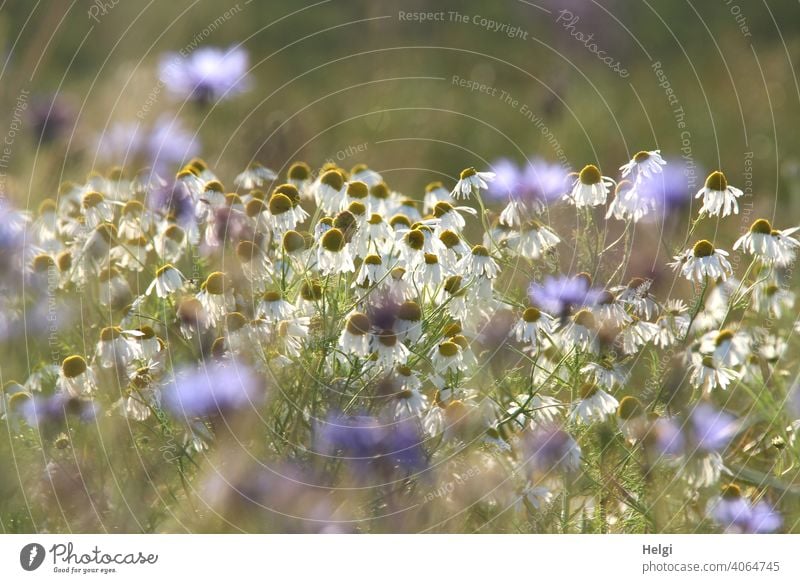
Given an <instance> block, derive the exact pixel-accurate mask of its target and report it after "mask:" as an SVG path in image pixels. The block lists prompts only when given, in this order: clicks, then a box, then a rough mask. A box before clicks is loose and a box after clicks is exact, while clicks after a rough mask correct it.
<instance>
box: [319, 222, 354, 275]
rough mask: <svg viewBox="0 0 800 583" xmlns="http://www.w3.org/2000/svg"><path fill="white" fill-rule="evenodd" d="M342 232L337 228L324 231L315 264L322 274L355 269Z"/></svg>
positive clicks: (347, 271)
mask: <svg viewBox="0 0 800 583" xmlns="http://www.w3.org/2000/svg"><path fill="white" fill-rule="evenodd" d="M348 247H349V246H348V244H347V241H346V240H345V237H344V233H342V232H341V231H340V230H339V229H337V228H335V227H334V228H331V229H328V230H327V231H325V234H323V235H322V237H320V240H319V247H318V248H317V265H318V266H319V270H320V273H322V275H330V274H333V273H350V272H353V271H355V270H356V268H355V265H353V257H352V256H351V254H350V249H349V248H348Z"/></svg>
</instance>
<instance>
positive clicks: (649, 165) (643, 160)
mask: <svg viewBox="0 0 800 583" xmlns="http://www.w3.org/2000/svg"><path fill="white" fill-rule="evenodd" d="M666 164H667V163H666V162H665V161H664V158H662V157H661V150H650V151H645V150H642V151H641V152H637V153H636V154H635V155H634V156H633V158H631V160H630V162H628V163H626V164H623V165H622V166H620V167H619V169H620V170H621V171H622V177H623V178H625V177H626V176H628V174H630V173H631V172H633V171H634V170H636V174H637V175H638V176H642V177H643V178H650V177H651V176H653V175H655V174H660V173H661V172H662V168H661V167H662V166H665V165H666Z"/></svg>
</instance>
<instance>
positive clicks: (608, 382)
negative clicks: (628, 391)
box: [581, 359, 628, 391]
mask: <svg viewBox="0 0 800 583" xmlns="http://www.w3.org/2000/svg"><path fill="white" fill-rule="evenodd" d="M581 374H584V375H586V376H587V378H589V379H591V380H593V381H594V382H595V383H596V384H598V385H599V386H601V387H603V388H605V389H607V390H609V391H610V390H612V389H614V388H617V387H623V386H625V383H626V382H627V381H628V373H627V372H625V370H624V369H623V368H622V367H621V366H620V365H618V364H614V363H612V362H611V361H608V360H606V359H603V360H601V361H600V362H589V363H587V364H586V365H584V366H583V367H582V368H581Z"/></svg>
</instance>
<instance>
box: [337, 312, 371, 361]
mask: <svg viewBox="0 0 800 583" xmlns="http://www.w3.org/2000/svg"><path fill="white" fill-rule="evenodd" d="M370 326H371V324H370V321H369V318H368V317H367V315H366V314H362V313H361V312H352V313H351V314H350V315H349V316H348V317H347V321H346V322H345V325H344V329H343V330H342V333H341V334H340V335H339V348H340V349H341V351H342V352H344V353H345V354H352V355H354V356H358V357H361V358H366V357H367V356H369V354H370V333H369V331H370Z"/></svg>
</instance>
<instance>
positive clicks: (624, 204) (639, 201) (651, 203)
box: [606, 180, 656, 223]
mask: <svg viewBox="0 0 800 583" xmlns="http://www.w3.org/2000/svg"><path fill="white" fill-rule="evenodd" d="M655 209H656V201H655V199H653V198H652V197H650V196H647V195H646V193H644V192H641V191H640V189H639V183H632V182H630V181H628V180H621V181H620V182H619V183H618V184H617V186H616V188H615V189H614V200H612V201H611V204H609V205H608V211H607V212H606V218H607V219H608V218H611V217H614V218H615V219H617V220H620V221H626V220H631V221H633V222H634V223H638V222H639V221H640V220H641V219H643V218H644V217H646V216H647V215H649V214H650V213H651V212H653V211H654V210H655Z"/></svg>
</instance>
